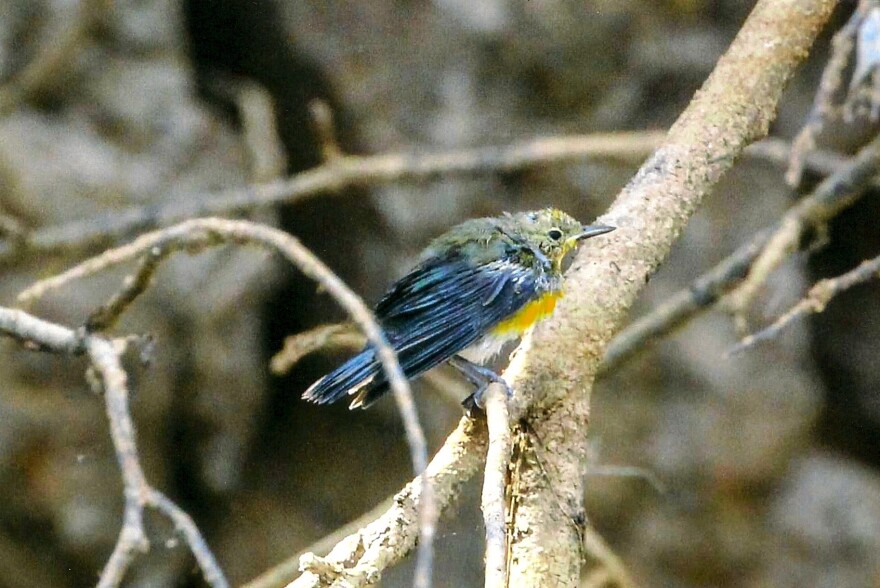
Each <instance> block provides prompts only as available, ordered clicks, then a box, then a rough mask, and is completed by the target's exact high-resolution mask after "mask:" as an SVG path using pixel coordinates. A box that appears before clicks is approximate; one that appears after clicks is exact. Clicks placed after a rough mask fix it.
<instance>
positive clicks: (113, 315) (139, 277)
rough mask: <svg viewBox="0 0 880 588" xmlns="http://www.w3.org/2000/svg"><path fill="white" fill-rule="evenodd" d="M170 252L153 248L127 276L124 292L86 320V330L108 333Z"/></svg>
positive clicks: (114, 296) (142, 291)
mask: <svg viewBox="0 0 880 588" xmlns="http://www.w3.org/2000/svg"><path fill="white" fill-rule="evenodd" d="M168 253H169V252H168V251H167V250H164V249H162V248H161V247H153V248H152V249H150V250H149V251H147V252H146V253H145V254H144V257H143V259H141V263H140V266H138V268H137V270H136V271H135V273H134V274H133V275H130V276H126V278H125V281H124V282H123V285H122V290H120V291H119V292H117V293H116V294H114V295H113V297H112V298H111V299H110V300H108V301H107V302H106V303H105V304H104V305H102V306H101V307H100V308H98V309H97V310H95V311H94V312H93V313H92V314H91V315H89V318H87V319H86V325H85V326H86V330H88V331H90V332H95V331H106V330H107V329H110V328H112V327H113V325H115V324H116V321H118V320H119V317H120V316H122V313H123V312H125V310H126V309H127V308H128V307H129V306H130V305H131V304H132V303H133V302H134V301H135V300H136V299H137V297H138V296H140V295H141V294H143V293H144V291H145V290H146V289H147V287H148V286H149V285H150V281H151V279H152V277H153V274H154V273H155V272H156V269H157V268H158V267H159V264H160V263H161V262H162V260H163V259H165V257H166V256H167V255H168Z"/></svg>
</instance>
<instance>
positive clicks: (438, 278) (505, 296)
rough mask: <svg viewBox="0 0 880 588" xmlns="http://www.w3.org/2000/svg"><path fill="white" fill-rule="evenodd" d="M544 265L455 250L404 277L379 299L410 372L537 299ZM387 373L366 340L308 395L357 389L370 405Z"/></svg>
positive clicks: (321, 398)
mask: <svg viewBox="0 0 880 588" xmlns="http://www.w3.org/2000/svg"><path fill="white" fill-rule="evenodd" d="M542 280H543V273H542V272H540V271H536V270H532V269H529V268H526V267H523V266H522V265H519V264H515V263H510V262H507V261H494V262H491V263H487V264H483V265H476V266H475V265H473V264H472V263H470V262H469V261H468V260H466V259H464V258H463V257H461V256H460V255H457V254H455V253H453V254H451V255H448V256H445V257H434V258H430V259H428V260H427V261H425V262H424V263H422V264H421V265H419V266H418V267H416V268H415V269H414V270H413V271H412V272H410V273H409V274H408V275H406V276H404V277H403V278H401V279H400V280H399V281H398V282H396V283H395V284H394V286H392V287H391V289H390V290H389V291H388V292H387V293H386V294H385V296H384V297H383V298H382V300H380V301H379V304H378V305H377V306H376V318H377V319H378V320H379V322H380V324H381V325H382V327H383V329H384V331H385V334H386V336H387V337H388V341H389V343H390V344H391V345H392V347H394V350H395V351H396V352H397V357H398V360H399V361H400V366H401V368H402V369H403V371H404V373H405V374H406V376H407V377H408V378H415V377H417V376H419V375H421V374H423V373H424V372H426V371H428V370H429V369H431V368H433V367H434V366H436V365H438V364H440V363H442V362H444V361H446V360H447V359H449V358H450V357H452V356H453V355H455V354H456V353H458V352H460V351H462V350H463V349H465V348H467V347H468V346H470V345H471V344H473V343H475V342H476V341H477V340H478V339H479V338H480V337H481V336H482V335H483V334H485V333H486V332H488V331H489V330H490V329H491V328H492V327H493V326H495V325H497V324H498V323H499V322H501V321H502V320H504V319H505V318H507V317H509V316H510V315H512V314H514V313H515V312H516V311H517V310H519V309H521V308H522V307H523V306H524V305H525V304H526V303H528V302H529V301H530V300H532V299H533V298H534V297H535V296H536V295H537V294H538V291H539V289H540V288H541V285H542ZM387 391H388V381H387V380H386V378H385V375H384V373H383V372H382V368H381V366H380V365H379V363H378V362H377V361H376V357H375V354H374V352H373V349H372V348H371V347H370V346H367V347H366V348H365V349H364V350H363V351H362V352H361V353H360V354H358V355H357V356H355V357H353V358H352V359H350V360H349V361H348V362H346V363H345V364H343V365H342V366H340V367H339V368H337V369H336V370H334V371H332V372H330V373H329V374H327V375H326V376H324V377H323V378H322V379H320V380H318V381H317V382H315V384H313V385H312V387H311V388H309V389H308V390H307V391H306V393H305V394H304V395H303V398H305V399H307V400H311V401H313V402H316V403H318V404H326V403H330V402H335V401H337V400H339V399H340V398H342V397H344V396H347V395H349V394H355V393H357V398H356V399H355V401H354V402H353V403H352V407H357V406H363V407H367V406H369V405H370V404H372V403H373V402H375V401H376V400H378V399H379V398H380V397H381V396H382V395H383V394H385V393H386V392H387Z"/></svg>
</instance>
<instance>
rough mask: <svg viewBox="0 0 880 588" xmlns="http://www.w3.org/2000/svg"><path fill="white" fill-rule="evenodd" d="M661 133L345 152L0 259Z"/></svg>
mask: <svg viewBox="0 0 880 588" xmlns="http://www.w3.org/2000/svg"><path fill="white" fill-rule="evenodd" d="M663 136H664V133H662V132H656V133H612V134H596V135H585V136H572V137H549V138H543V139H534V140H531V141H523V142H519V143H514V144H512V145H508V146H503V147H481V148H474V149H457V150H452V151H447V152H441V153H433V154H430V153H400V154H388V155H376V156H368V157H359V156H350V155H345V156H342V157H339V158H336V159H334V160H332V161H331V162H329V163H327V164H325V165H322V166H320V167H317V168H315V169H312V170H309V171H306V172H303V173H300V174H297V175H295V176H291V177H289V178H285V179H283V180H278V181H274V182H270V183H268V184H261V185H252V186H246V187H244V188H238V189H233V190H228V191H225V192H210V193H196V194H188V195H181V196H180V197H179V198H175V200H174V201H172V202H167V203H164V204H151V205H149V206H141V207H133V208H130V209H128V210H123V211H118V212H110V213H108V214H106V215H104V216H101V217H97V218H89V219H82V220H76V221H71V222H68V223H64V224H60V225H56V226H51V227H45V228H43V229H39V230H36V231H33V232H32V233H31V234H30V235H28V238H27V240H26V241H25V242H24V243H19V242H7V243H0V263H10V262H14V261H16V260H19V259H21V255H22V254H24V253H30V254H31V256H30V257H31V258H33V257H34V256H36V255H39V256H45V255H51V254H61V253H66V254H70V253H76V252H79V251H83V250H91V249H93V248H95V247H97V246H101V245H109V244H112V243H114V242H115V241H117V240H119V239H121V238H126V237H129V236H131V235H132V234H134V233H136V232H138V231H143V230H149V229H153V228H156V227H161V226H167V225H170V224H173V223H176V222H180V221H183V220H186V219H189V218H194V217H199V216H214V215H235V214H240V213H242V212H245V211H248V210H253V209H259V208H261V207H269V206H273V205H276V204H282V203H292V202H297V201H300V200H303V199H306V198H310V197H313V196H316V195H319V194H332V193H339V192H340V191H342V190H344V189H345V188H348V187H352V186H361V185H375V184H381V183H387V182H400V181H412V180H419V179H430V178H433V177H438V176H442V175H454V174H476V173H490V172H499V173H504V172H511V171H515V170H518V169H521V168H524V167H528V166H531V165H535V164H538V163H540V164H553V163H563V162H567V161H576V160H583V159H586V158H590V157H595V158H600V157H601V158H606V159H634V160H640V159H642V158H643V157H644V156H645V155H646V154H647V153H650V151H651V150H652V149H653V148H654V147H656V145H657V144H658V143H659V142H660V141H661V140H662V138H663Z"/></svg>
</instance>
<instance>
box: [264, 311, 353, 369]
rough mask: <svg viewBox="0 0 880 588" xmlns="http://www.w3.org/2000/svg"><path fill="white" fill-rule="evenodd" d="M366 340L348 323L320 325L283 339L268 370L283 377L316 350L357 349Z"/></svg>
mask: <svg viewBox="0 0 880 588" xmlns="http://www.w3.org/2000/svg"><path fill="white" fill-rule="evenodd" d="M365 343H366V339H365V338H364V336H363V334H362V333H360V332H358V331H357V330H356V329H355V327H354V325H352V324H350V323H335V324H331V325H320V326H317V327H314V328H312V329H309V330H308V331H303V332H301V333H296V334H295V335H290V336H289V337H285V338H284V346H283V347H282V348H281V351H279V352H278V353H276V354H275V355H273V356H272V359H271V360H270V362H269V369H271V370H272V373H273V374H275V375H279V376H280V375H283V374H286V373H287V372H289V371H290V370H291V369H293V366H295V365H296V364H297V363H299V361H300V360H301V359H302V358H303V357H305V356H306V355H309V354H310V353H314V352H315V351H318V350H327V349H338V348H342V349H359V348H361V347H363V346H364V344H365Z"/></svg>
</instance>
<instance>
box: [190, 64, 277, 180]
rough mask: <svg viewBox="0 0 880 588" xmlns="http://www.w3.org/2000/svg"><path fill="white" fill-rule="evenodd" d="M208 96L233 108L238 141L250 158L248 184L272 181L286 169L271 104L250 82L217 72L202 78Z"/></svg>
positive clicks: (244, 78)
mask: <svg viewBox="0 0 880 588" xmlns="http://www.w3.org/2000/svg"><path fill="white" fill-rule="evenodd" d="M204 82H205V83H207V84H209V85H210V89H211V92H213V93H214V94H216V95H217V96H221V97H223V99H224V100H228V101H229V102H230V103H232V104H234V105H235V108H236V109H237V110H238V116H239V120H240V123H241V131H242V138H243V140H244V145H245V148H246V149H247V152H248V157H249V158H250V168H251V169H250V172H251V174H250V175H251V181H252V182H253V183H255V184H263V183H266V182H270V181H272V180H276V179H278V178H279V177H281V176H282V175H283V174H284V171H285V169H286V168H287V156H286V154H285V151H284V145H283V144H282V143H281V138H280V137H279V136H278V126H277V117H276V115H275V101H274V100H273V99H272V95H271V94H270V93H269V92H268V91H267V90H266V89H265V88H264V87H263V86H261V85H260V84H258V83H257V82H255V81H254V80H252V79H250V78H247V77H243V76H236V75H231V74H226V73H221V72H216V71H215V72H212V75H211V76H206V79H205V80H204Z"/></svg>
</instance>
